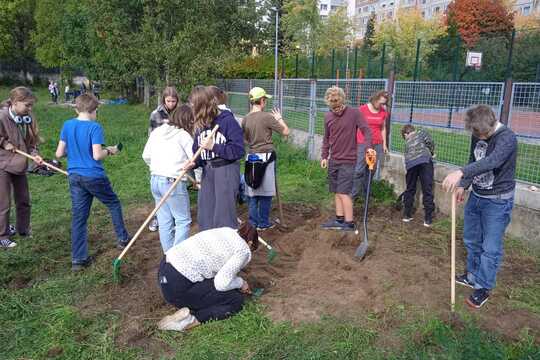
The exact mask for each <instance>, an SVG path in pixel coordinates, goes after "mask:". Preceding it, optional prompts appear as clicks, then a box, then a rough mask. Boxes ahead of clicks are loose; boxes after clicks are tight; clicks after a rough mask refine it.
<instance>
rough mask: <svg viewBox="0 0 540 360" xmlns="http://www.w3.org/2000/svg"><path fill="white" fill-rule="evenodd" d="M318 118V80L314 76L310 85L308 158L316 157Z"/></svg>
mask: <svg viewBox="0 0 540 360" xmlns="http://www.w3.org/2000/svg"><path fill="white" fill-rule="evenodd" d="M316 120H317V80H316V79H315V78H312V79H311V80H310V87H309V119H308V143H307V150H308V158H309V159H312V160H313V159H315V158H316V155H315V122H316Z"/></svg>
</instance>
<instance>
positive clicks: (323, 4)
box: [319, 0, 350, 18]
mask: <svg viewBox="0 0 540 360" xmlns="http://www.w3.org/2000/svg"><path fill="white" fill-rule="evenodd" d="M349 2H350V1H349V0H321V1H319V14H320V15H321V17H323V18H324V17H327V16H328V15H329V14H330V13H331V12H332V11H334V10H337V9H338V8H339V7H342V6H345V7H347V6H348V5H349Z"/></svg>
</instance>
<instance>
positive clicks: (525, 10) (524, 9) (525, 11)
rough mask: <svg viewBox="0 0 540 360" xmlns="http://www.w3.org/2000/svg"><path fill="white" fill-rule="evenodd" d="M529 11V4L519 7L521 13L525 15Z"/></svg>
mask: <svg viewBox="0 0 540 360" xmlns="http://www.w3.org/2000/svg"><path fill="white" fill-rule="evenodd" d="M530 13H531V7H530V6H528V5H527V6H524V7H522V8H521V14H522V15H525V16H527V15H529V14H530Z"/></svg>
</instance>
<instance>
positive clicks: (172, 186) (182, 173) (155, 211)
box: [117, 125, 219, 260]
mask: <svg viewBox="0 0 540 360" xmlns="http://www.w3.org/2000/svg"><path fill="white" fill-rule="evenodd" d="M218 128H219V126H218V125H216V126H215V127H214V129H212V133H211V134H210V135H209V136H212V137H213V136H214V135H215V134H216V132H217V130H218ZM202 150H203V148H202V146H199V149H198V150H197V152H196V153H195V154H193V157H192V158H191V159H190V160H189V162H194V161H195V160H197V158H198V157H199V155H200V153H201V151H202ZM188 171H189V170H182V171H180V174H179V175H178V177H177V178H176V180H175V181H174V182H173V183H172V185H171V187H170V188H169V190H167V192H166V193H165V195H163V197H162V198H161V200H160V201H159V203H158V204H157V205H156V207H155V208H154V210H152V212H151V213H150V215H148V217H147V218H146V220H144V222H143V223H142V225H141V227H140V228H139V230H137V232H136V233H135V235H134V236H133V238H131V240H130V242H129V244H127V246H126V247H125V249H124V251H122V253H121V254H120V256H118V258H117V259H118V260H121V259H122V258H123V257H124V255H125V254H126V252H127V251H128V250H129V249H130V248H131V245H133V243H134V242H135V240H137V238H138V237H139V236H140V235H141V233H142V232H143V230H144V229H145V228H146V226H147V225H148V223H150V221H151V220H152V219H153V218H154V215H156V213H157V212H158V210H159V208H161V206H162V205H163V204H164V203H165V201H167V199H168V198H169V196H170V195H171V193H172V192H173V190H174V189H175V188H176V185H178V183H179V182H180V181H182V177H184V175H185V174H186V173H187V172H188Z"/></svg>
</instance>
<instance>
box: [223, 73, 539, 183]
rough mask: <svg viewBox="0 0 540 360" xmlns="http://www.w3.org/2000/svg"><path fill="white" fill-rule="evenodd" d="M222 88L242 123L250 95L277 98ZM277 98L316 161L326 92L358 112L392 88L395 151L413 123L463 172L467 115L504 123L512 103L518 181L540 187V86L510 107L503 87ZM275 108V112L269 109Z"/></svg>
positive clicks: (518, 93) (446, 85)
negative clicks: (472, 111) (479, 112)
mask: <svg viewBox="0 0 540 360" xmlns="http://www.w3.org/2000/svg"><path fill="white" fill-rule="evenodd" d="M218 85H219V86H220V87H222V88H223V89H224V90H225V91H226V92H227V94H228V97H229V103H228V106H229V107H230V108H231V109H232V110H233V112H234V113H235V114H236V115H237V116H239V117H242V116H244V115H245V114H247V113H248V112H249V99H248V92H249V89H250V88H251V87H254V86H260V87H262V88H264V89H265V90H266V91H267V93H269V94H271V95H276V94H274V81H273V80H250V79H234V80H221V81H219V82H218ZM277 85H278V86H277V96H273V98H272V103H270V106H275V107H278V108H280V109H281V111H282V113H283V117H284V119H285V120H286V121H287V123H288V125H289V127H291V128H293V129H297V130H302V131H305V132H307V134H308V136H307V143H306V144H305V145H306V146H307V147H308V150H309V151H310V156H312V157H314V156H315V154H314V153H313V151H314V148H313V139H314V136H315V135H322V134H323V133H324V113H325V112H327V111H328V107H327V105H326V103H325V102H324V94H325V92H326V90H327V89H328V88H329V87H331V86H334V85H337V86H339V87H341V88H343V89H344V91H345V94H346V96H347V103H348V104H349V105H351V106H354V107H356V106H359V105H360V104H364V103H366V102H367V101H368V99H369V97H370V96H371V95H372V94H373V93H375V92H377V91H380V90H384V89H387V90H388V89H390V88H393V96H392V107H391V109H390V110H391V114H392V115H391V116H392V117H391V122H390V125H391V126H390V149H391V150H392V151H394V152H403V150H404V141H403V139H402V137H401V128H402V127H403V125H404V124H408V123H411V124H413V125H415V126H419V127H422V128H425V129H426V130H427V131H429V132H430V134H431V135H432V136H433V138H434V140H435V144H436V160H437V161H440V162H444V163H448V164H453V165H458V166H462V165H465V164H466V163H467V161H468V159H469V148H470V137H471V135H470V133H469V132H468V131H466V130H465V129H464V115H465V112H466V110H467V109H468V108H470V107H471V106H473V105H477V104H486V105H488V106H491V108H492V109H493V111H494V112H495V114H496V115H497V117H499V118H502V115H503V112H504V111H505V103H508V104H509V106H508V109H507V110H506V111H507V114H508V119H509V121H508V126H510V127H511V128H512V130H513V131H514V132H515V133H516V135H518V139H519V148H518V166H517V178H518V179H519V180H522V181H525V182H530V183H536V184H539V183H540V161H539V159H540V83H515V84H514V85H513V86H512V91H508V93H509V94H511V101H506V102H505V99H504V97H505V93H506V92H505V83H502V82H427V81H417V82H414V81H395V82H393V84H391V83H390V81H389V80H387V79H349V80H346V79H282V80H279V82H278V84H277ZM269 108H270V107H269Z"/></svg>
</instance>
